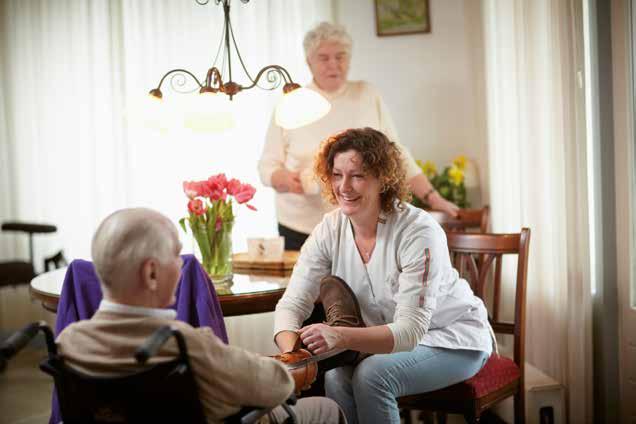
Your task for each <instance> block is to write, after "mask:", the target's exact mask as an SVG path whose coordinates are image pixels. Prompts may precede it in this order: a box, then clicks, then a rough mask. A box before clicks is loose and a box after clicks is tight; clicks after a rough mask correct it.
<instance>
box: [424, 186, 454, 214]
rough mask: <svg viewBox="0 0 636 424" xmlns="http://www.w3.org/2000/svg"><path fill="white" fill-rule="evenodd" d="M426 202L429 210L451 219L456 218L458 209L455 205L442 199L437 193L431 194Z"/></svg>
mask: <svg viewBox="0 0 636 424" xmlns="http://www.w3.org/2000/svg"><path fill="white" fill-rule="evenodd" d="M427 202H428V204H429V205H430V206H431V209H435V210H436V211H442V212H445V213H447V214H449V215H450V216H453V217H456V216H457V214H458V212H459V207H458V206H457V205H456V204H454V203H451V202H449V201H448V200H446V199H444V198H443V197H442V196H441V195H440V194H439V193H438V192H437V191H434V192H432V193H431V194H430V195H429V196H428V199H427Z"/></svg>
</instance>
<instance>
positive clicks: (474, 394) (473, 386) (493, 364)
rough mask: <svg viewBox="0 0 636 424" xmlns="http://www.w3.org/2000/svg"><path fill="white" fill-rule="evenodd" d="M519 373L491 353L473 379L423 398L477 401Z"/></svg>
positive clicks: (514, 367) (516, 377) (516, 368)
mask: <svg viewBox="0 0 636 424" xmlns="http://www.w3.org/2000/svg"><path fill="white" fill-rule="evenodd" d="M520 376H521V372H520V370H519V367H518V366H517V364H515V363H514V361H513V360H512V359H510V358H506V357H505V356H501V355H497V354H495V353H493V354H492V355H490V358H489V359H488V361H487V362H486V365H484V367H483V368H482V369H481V370H480V371H479V372H478V373H477V374H475V375H474V376H473V377H471V378H469V379H468V380H466V381H462V382H461V383H457V384H454V385H452V386H449V387H446V388H444V389H440V390H436V391H435V392H430V393H427V394H426V395H425V396H426V397H429V398H435V399H447V398H453V399H457V398H464V399H478V398H481V397H484V396H486V395H488V394H490V393H493V392H495V391H497V390H499V389H501V388H503V387H505V386H507V385H508V384H510V383H513V382H514V381H516V380H518V379H519V377H520Z"/></svg>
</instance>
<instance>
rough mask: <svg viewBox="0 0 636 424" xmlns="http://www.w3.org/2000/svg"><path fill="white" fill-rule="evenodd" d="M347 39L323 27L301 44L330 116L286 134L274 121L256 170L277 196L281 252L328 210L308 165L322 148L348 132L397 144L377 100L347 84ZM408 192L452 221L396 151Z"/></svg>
mask: <svg viewBox="0 0 636 424" xmlns="http://www.w3.org/2000/svg"><path fill="white" fill-rule="evenodd" d="M351 44H352V41H351V37H350V36H349V34H347V32H346V31H345V29H344V28H343V27H342V26H340V25H334V24H330V23H327V22H323V23H321V24H319V25H318V26H317V27H316V28H314V29H313V30H311V31H309V32H308V33H307V35H306V36H305V40H304V43H303V46H304V49H305V55H306V58H307V64H308V65H309V69H310V70H311V73H312V75H313V81H312V82H311V83H310V84H309V86H308V88H309V89H311V90H315V91H317V92H319V93H320V94H322V95H323V96H324V97H325V98H327V99H328V100H329V102H330V103H331V110H330V111H329V113H328V114H327V115H326V116H325V117H323V118H322V119H320V120H318V121H317V122H314V123H312V124H309V125H307V126H304V127H301V128H297V129H293V130H284V129H283V128H281V127H279V126H277V125H276V124H275V122H274V121H273V120H272V123H271V124H270V128H269V130H268V132H267V139H266V143H265V148H264V150H263V153H262V156H261V159H260V161H259V164H258V169H259V173H260V177H261V181H262V182H263V184H265V185H266V186H271V187H273V188H274V189H275V190H276V210H277V219H278V230H279V233H280V234H281V235H282V236H283V237H285V248H286V249H293V250H298V249H300V246H302V244H303V242H304V241H305V239H306V238H307V236H308V235H309V233H311V231H312V230H313V228H314V227H315V226H316V224H318V223H319V222H320V220H321V219H322V216H323V215H324V213H325V212H328V211H329V210H330V209H331V207H330V206H329V205H328V204H325V203H324V202H323V201H322V199H321V197H320V193H319V192H320V189H319V186H318V184H317V182H316V181H315V180H314V178H313V172H312V163H313V158H314V155H315V154H316V152H317V151H318V148H319V146H320V142H321V141H322V140H324V139H326V138H327V137H329V136H331V135H333V134H336V133H338V132H340V131H343V130H346V129H348V128H360V127H372V128H375V129H377V130H379V131H382V132H383V133H385V134H386V135H387V136H388V137H389V138H390V139H391V140H397V139H398V137H397V132H396V130H395V126H394V125H393V120H392V119H391V115H390V114H389V111H388V109H387V107H386V105H385V103H384V101H383V100H382V98H381V97H380V94H379V93H378V92H377V90H376V89H375V88H373V87H372V86H371V85H370V84H369V83H367V82H364V81H348V80H347V74H348V73H349V62H350V59H351ZM400 149H401V151H402V156H403V159H404V163H405V167H406V176H407V180H408V184H409V186H410V189H411V191H413V193H414V194H415V195H416V196H417V197H418V198H420V199H421V200H423V201H424V202H426V203H428V204H430V205H431V206H432V207H433V208H434V209H439V210H442V211H445V212H448V213H450V214H451V215H455V214H456V212H457V206H455V205H454V204H452V203H450V202H448V201H446V200H445V199H444V198H442V197H441V196H440V195H439V193H437V191H435V190H434V189H433V186H432V185H431V184H430V182H429V181H428V179H427V178H426V176H425V175H424V174H422V172H421V170H420V169H419V167H418V166H417V164H416V163H415V161H414V160H413V158H412V157H411V155H410V154H409V153H408V151H407V150H406V149H404V148H403V147H401V146H400Z"/></svg>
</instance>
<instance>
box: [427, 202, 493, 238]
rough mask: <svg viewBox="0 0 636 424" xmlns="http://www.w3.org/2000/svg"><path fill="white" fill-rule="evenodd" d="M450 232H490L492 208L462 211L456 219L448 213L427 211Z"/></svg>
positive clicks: (485, 207)
mask: <svg viewBox="0 0 636 424" xmlns="http://www.w3.org/2000/svg"><path fill="white" fill-rule="evenodd" d="M427 212H428V213H429V214H430V215H431V216H432V217H433V218H434V219H435V220H436V221H437V222H438V223H439V224H440V225H441V226H442V228H444V230H445V231H446V232H447V233H448V232H477V231H478V232H480V233H485V232H487V231H488V225H489V224H490V207H489V206H484V207H483V208H481V209H460V210H459V212H458V216H457V217H454V216H451V215H449V214H447V213H446V212H441V211H434V210H429V211H427Z"/></svg>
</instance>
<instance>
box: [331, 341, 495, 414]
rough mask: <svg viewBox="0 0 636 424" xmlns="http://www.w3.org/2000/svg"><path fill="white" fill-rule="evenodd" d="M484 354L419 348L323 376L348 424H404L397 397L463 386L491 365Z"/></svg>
mask: <svg viewBox="0 0 636 424" xmlns="http://www.w3.org/2000/svg"><path fill="white" fill-rule="evenodd" d="M488 356H489V355H488V354H487V353H486V352H481V351H476V350H465V349H445V348H440V347H429V346H423V345H418V346H417V347H416V348H415V349H414V350H412V351H411V352H399V353H390V354H382V355H373V356H370V357H368V358H366V359H365V360H363V361H362V362H360V364H358V366H357V367H356V368H353V367H351V366H347V367H342V368H335V369H333V370H330V371H328V372H327V373H326V374H325V392H326V394H327V397H329V398H331V399H333V400H335V401H336V402H337V403H338V404H339V405H340V407H341V408H342V410H343V411H344V413H345V416H346V417H347V422H348V423H349V424H356V423H358V422H360V423H364V424H368V423H396V424H399V422H400V411H399V409H398V406H397V400H396V398H397V397H400V396H406V395H412V394H417V393H426V392H431V391H434V390H438V389H442V388H444V387H448V386H451V385H453V384H455V383H459V382H461V381H464V380H466V379H468V378H470V377H472V376H474V375H475V374H477V372H478V371H479V370H480V369H481V368H482V367H483V366H484V364H485V363H486V361H487V360H488Z"/></svg>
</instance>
